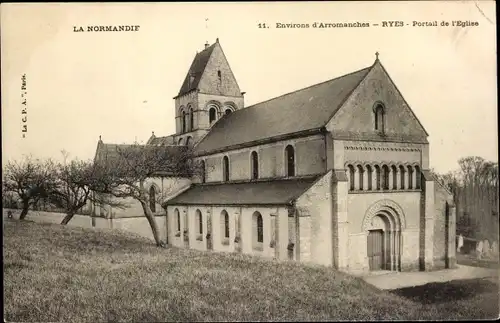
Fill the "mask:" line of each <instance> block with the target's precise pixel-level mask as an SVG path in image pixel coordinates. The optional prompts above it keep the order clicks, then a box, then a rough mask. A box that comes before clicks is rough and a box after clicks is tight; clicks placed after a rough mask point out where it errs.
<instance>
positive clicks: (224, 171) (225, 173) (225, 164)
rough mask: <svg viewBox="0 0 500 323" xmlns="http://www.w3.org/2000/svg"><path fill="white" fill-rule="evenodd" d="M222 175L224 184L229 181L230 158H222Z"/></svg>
mask: <svg viewBox="0 0 500 323" xmlns="http://www.w3.org/2000/svg"><path fill="white" fill-rule="evenodd" d="M222 175H223V179H222V180H223V181H224V182H227V181H229V158H228V157H227V156H224V158H222Z"/></svg>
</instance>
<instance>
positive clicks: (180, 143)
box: [179, 138, 182, 146]
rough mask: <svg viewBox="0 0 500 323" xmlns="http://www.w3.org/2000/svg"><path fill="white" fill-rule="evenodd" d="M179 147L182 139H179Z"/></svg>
mask: <svg viewBox="0 0 500 323" xmlns="http://www.w3.org/2000/svg"><path fill="white" fill-rule="evenodd" d="M179 146H182V138H181V139H179Z"/></svg>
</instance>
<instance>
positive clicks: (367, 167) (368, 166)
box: [366, 165, 373, 191]
mask: <svg viewBox="0 0 500 323" xmlns="http://www.w3.org/2000/svg"><path fill="white" fill-rule="evenodd" d="M366 176H368V187H367V189H368V190H369V191H371V190H372V189H373V187H372V185H373V184H372V177H373V170H372V167H371V166H370V165H367V166H366Z"/></svg>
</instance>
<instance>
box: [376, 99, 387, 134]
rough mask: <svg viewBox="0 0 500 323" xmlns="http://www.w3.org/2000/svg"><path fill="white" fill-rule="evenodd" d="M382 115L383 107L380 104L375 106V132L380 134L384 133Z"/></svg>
mask: <svg viewBox="0 0 500 323" xmlns="http://www.w3.org/2000/svg"><path fill="white" fill-rule="evenodd" d="M384 114H385V112H384V106H383V105H382V104H380V103H379V104H377V105H376V106H375V110H374V116H375V130H376V131H378V132H381V133H383V132H384V125H385V120H384Z"/></svg>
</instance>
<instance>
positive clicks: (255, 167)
mask: <svg viewBox="0 0 500 323" xmlns="http://www.w3.org/2000/svg"><path fill="white" fill-rule="evenodd" d="M251 166H252V167H251V168H252V179H257V178H259V155H257V152H255V151H252V154H251Z"/></svg>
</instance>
